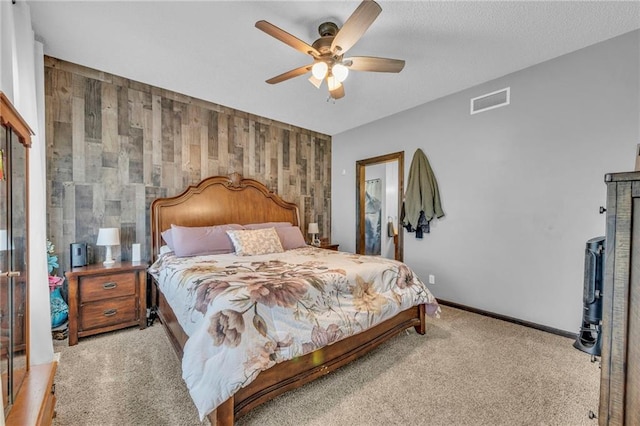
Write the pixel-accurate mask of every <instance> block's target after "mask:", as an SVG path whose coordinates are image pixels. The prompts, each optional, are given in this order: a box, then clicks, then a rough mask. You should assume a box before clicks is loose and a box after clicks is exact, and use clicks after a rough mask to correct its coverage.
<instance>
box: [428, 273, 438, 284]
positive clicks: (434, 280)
mask: <svg viewBox="0 0 640 426" xmlns="http://www.w3.org/2000/svg"><path fill="white" fill-rule="evenodd" d="M435 283H436V276H435V275H433V274H429V284H435Z"/></svg>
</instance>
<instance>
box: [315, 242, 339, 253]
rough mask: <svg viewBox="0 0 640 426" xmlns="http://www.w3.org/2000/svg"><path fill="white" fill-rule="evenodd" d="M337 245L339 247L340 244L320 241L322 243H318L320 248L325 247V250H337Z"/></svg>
mask: <svg viewBox="0 0 640 426" xmlns="http://www.w3.org/2000/svg"><path fill="white" fill-rule="evenodd" d="M338 247H340V244H330V243H322V244H320V248H323V249H327V250H335V251H338Z"/></svg>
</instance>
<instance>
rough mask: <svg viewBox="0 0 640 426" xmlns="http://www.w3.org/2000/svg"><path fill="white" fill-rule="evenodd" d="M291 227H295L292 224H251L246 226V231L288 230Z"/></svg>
mask: <svg viewBox="0 0 640 426" xmlns="http://www.w3.org/2000/svg"><path fill="white" fill-rule="evenodd" d="M289 226H293V225H292V224H291V222H264V223H249V224H246V225H244V229H265V228H287V227H289Z"/></svg>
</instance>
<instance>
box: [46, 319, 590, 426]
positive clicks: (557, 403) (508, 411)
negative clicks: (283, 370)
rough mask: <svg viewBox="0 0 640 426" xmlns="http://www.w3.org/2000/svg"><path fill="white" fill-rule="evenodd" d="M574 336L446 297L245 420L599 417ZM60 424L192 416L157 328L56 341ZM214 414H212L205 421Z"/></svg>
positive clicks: (586, 362)
mask: <svg viewBox="0 0 640 426" xmlns="http://www.w3.org/2000/svg"><path fill="white" fill-rule="evenodd" d="M572 344H573V341H572V340H570V339H567V338H564V337H559V336H556V335H552V334H549V333H545V332H542V331H538V330H533V329H530V328H527V327H523V326H519V325H515V324H511V323H507V322H504V321H500V320H496V319H493V318H489V317H484V316H480V315H476V314H472V313H469V312H466V311H461V310H458V309H453V308H449V307H443V314H442V318H441V319H438V320H434V319H429V320H428V328H427V334H426V335H425V336H420V335H418V334H416V333H415V332H414V331H413V329H411V330H410V331H409V332H408V333H402V334H400V335H398V336H397V337H395V338H393V339H391V340H390V341H389V342H387V343H385V344H383V345H382V346H381V347H379V348H378V349H376V350H375V351H373V352H372V353H370V354H369V355H367V356H365V357H364V358H362V359H360V360H357V361H355V362H354V363H351V364H349V365H348V366H346V367H343V368H341V369H340V370H338V371H336V372H334V373H332V374H329V375H328V376H325V377H323V378H320V379H318V380H316V381H315V382H313V383H310V384H307V385H305V386H303V387H302V388H299V389H296V390H294V391H291V392H288V393H286V394H284V395H282V396H280V397H278V398H276V399H274V400H272V401H270V402H268V403H266V404H264V405H262V406H260V407H258V408H256V409H255V410H253V411H252V412H250V413H249V414H248V415H246V416H244V417H242V418H240V419H239V420H238V422H237V424H238V425H244V426H249V425H261V426H263V425H317V426H321V425H322V426H326V425H363V426H364V425H430V426H437V425H474V426H477V425H492V426H495V425H509V426H513V425H559V426H560V425H562V426H574V425H575V426H579V425H589V426H596V425H597V420H590V419H589V417H588V414H589V410H593V411H594V412H597V407H598V392H599V377H600V370H599V368H598V364H597V363H591V362H590V357H589V355H587V354H585V353H582V352H580V351H578V350H576V349H574V348H573V347H572ZM54 350H55V351H56V352H60V353H61V358H60V364H59V366H58V372H57V375H56V395H57V398H58V402H57V405H56V411H57V417H56V419H55V420H54V425H56V426H63V425H74V426H76V425H92V426H94V425H136V426H138V425H197V424H200V422H199V419H198V415H197V411H196V409H195V407H194V406H193V403H192V402H191V399H190V397H189V394H188V392H187V390H186V387H185V386H184V384H183V382H182V379H181V377H180V364H179V361H178V359H177V357H176V355H175V354H174V352H173V349H172V348H171V347H170V344H169V342H168V339H167V337H166V335H165V334H164V330H163V329H162V326H161V325H160V324H158V323H157V322H156V324H155V325H154V326H153V327H150V328H147V329H146V330H138V329H137V328H131V329H126V330H121V331H118V332H113V333H108V334H102V335H98V336H93V337H90V338H85V339H80V342H79V344H78V345H77V346H73V347H68V346H67V341H66V340H64V341H54ZM206 423H208V422H207V421H206V420H205V424H206Z"/></svg>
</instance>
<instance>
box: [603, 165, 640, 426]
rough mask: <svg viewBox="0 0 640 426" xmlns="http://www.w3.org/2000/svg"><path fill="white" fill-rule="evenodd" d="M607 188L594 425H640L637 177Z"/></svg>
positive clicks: (615, 179)
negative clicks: (597, 401)
mask: <svg viewBox="0 0 640 426" xmlns="http://www.w3.org/2000/svg"><path fill="white" fill-rule="evenodd" d="M605 182H606V184H607V232H606V242H605V244H606V251H605V269H604V283H603V292H604V299H603V312H602V373H601V381H600V408H599V414H598V418H599V424H600V425H601V426H604V425H615V426H617V425H626V426H636V425H640V172H632V173H613V174H607V175H606V176H605Z"/></svg>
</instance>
